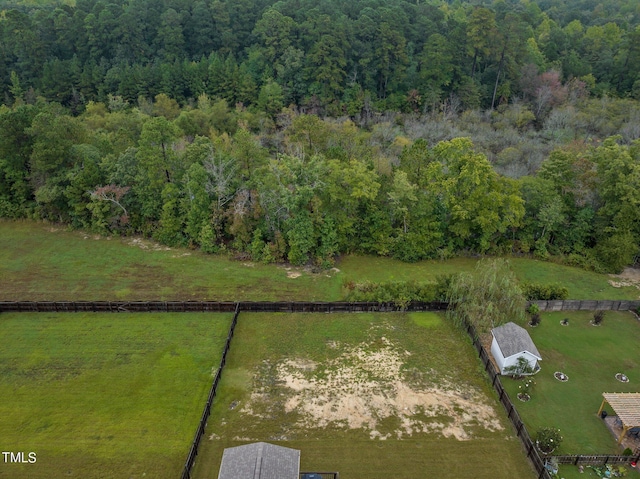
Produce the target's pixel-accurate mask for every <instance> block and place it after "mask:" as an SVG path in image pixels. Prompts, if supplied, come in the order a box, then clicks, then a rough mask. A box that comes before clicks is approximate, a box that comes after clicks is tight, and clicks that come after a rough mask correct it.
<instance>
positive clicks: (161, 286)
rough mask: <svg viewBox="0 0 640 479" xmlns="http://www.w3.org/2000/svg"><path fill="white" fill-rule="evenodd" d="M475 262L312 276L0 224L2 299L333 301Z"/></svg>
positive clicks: (563, 270) (584, 285) (579, 290)
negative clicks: (366, 284) (354, 287)
mask: <svg viewBox="0 0 640 479" xmlns="http://www.w3.org/2000/svg"><path fill="white" fill-rule="evenodd" d="M510 261H511V264H512V267H513V269H514V271H515V273H516V275H517V276H518V278H519V279H521V280H526V281H536V282H544V283H560V284H563V285H565V286H567V288H569V296H570V298H572V299H637V298H638V297H640V291H639V290H638V289H637V288H635V287H632V286H626V287H621V288H615V287H613V286H611V285H610V284H609V283H608V281H609V280H610V279H611V278H610V277H609V276H608V275H599V274H596V273H591V272H588V271H584V270H581V269H578V268H571V267H568V266H561V265H557V264H554V263H546V262H543V261H537V260H532V259H524V258H512V259H511V260H510ZM475 264H476V259H473V258H454V259H451V260H447V261H421V262H419V263H403V262H400V261H397V260H394V259H391V258H381V257H373V256H356V255H351V256H344V257H342V258H340V260H339V261H338V263H337V264H336V267H337V269H334V270H327V271H321V272H317V273H312V272H311V271H310V270H309V269H308V268H293V267H290V266H283V265H272V264H270V265H263V264H260V263H253V262H251V261H233V260H231V259H230V258H229V257H228V256H225V255H215V256H211V255H205V254H202V253H201V252H199V251H196V250H188V249H180V248H176V249H173V248H167V247H165V246H162V245H158V244H155V243H152V242H150V241H146V240H142V239H140V238H130V237H129V238H120V237H111V238H109V237H101V236H98V235H94V234H90V233H86V232H82V231H68V230H66V229H65V228H64V227H61V226H56V225H50V224H47V223H36V222H32V221H7V220H0V291H2V293H1V296H2V297H1V299H2V300H76V299H82V300H136V299H137V300H142V299H145V300H146V299H148V300H152V299H157V300H190V299H194V300H229V301H233V300H247V301H251V300H254V301H276V300H278V301H288V300H291V301H294V300H295V301H337V300H340V299H341V297H342V294H343V292H342V285H343V284H344V282H346V281H355V282H360V281H365V280H369V281H389V280H410V279H413V280H417V281H429V280H433V279H435V278H436V277H437V276H438V275H442V274H448V273H456V272H460V271H471V270H473V268H474V267H475Z"/></svg>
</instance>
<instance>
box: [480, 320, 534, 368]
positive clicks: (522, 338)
mask: <svg viewBox="0 0 640 479" xmlns="http://www.w3.org/2000/svg"><path fill="white" fill-rule="evenodd" d="M491 334H493V337H494V338H496V342H497V343H498V346H499V347H500V351H502V355H503V356H504V357H505V358H508V357H510V356H513V355H514V354H520V353H523V352H525V351H526V352H528V353H531V354H533V355H534V356H535V357H537V358H538V359H540V360H542V356H540V352H539V351H538V348H536V345H535V344H533V340H532V339H531V336H529V333H527V330H526V329H524V328H521V327H520V326H518V325H517V324H515V323H507V324H503V325H502V326H498V327H497V328H494V329H492V330H491Z"/></svg>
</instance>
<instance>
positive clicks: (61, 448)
mask: <svg viewBox="0 0 640 479" xmlns="http://www.w3.org/2000/svg"><path fill="white" fill-rule="evenodd" d="M231 317H232V315H230V314H215V315H214V314H200V313H186V314H173V313H158V314H154V313H143V314H137V315H136V314H114V313H71V314H62V313H51V314H49V313H35V314H30V313H17V314H9V313H4V314H2V315H0V344H2V348H1V349H0V418H2V419H1V420H0V447H1V448H2V449H1V450H2V451H34V452H36V454H37V462H36V463H35V464H25V465H19V464H4V463H3V464H2V465H1V466H0V476H1V477H7V478H22V477H29V478H35V479H37V478H50V477H71V478H83V479H90V478H99V477H131V478H142V477H151V478H174V477H177V476H178V475H179V474H180V471H181V468H182V466H183V464H184V460H185V458H186V455H187V452H188V450H189V446H190V443H191V440H192V439H193V434H194V432H195V429H196V426H197V424H198V421H199V419H200V415H201V413H202V408H203V406H204V403H205V401H206V397H207V394H208V391H209V387H210V386H211V380H212V371H215V368H217V366H218V364H219V361H220V357H221V354H222V348H223V346H224V341H225V339H226V335H227V331H228V328H229V325H230V323H231Z"/></svg>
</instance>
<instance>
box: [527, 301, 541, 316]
mask: <svg viewBox="0 0 640 479" xmlns="http://www.w3.org/2000/svg"><path fill="white" fill-rule="evenodd" d="M539 312H540V306H538V305H537V304H535V303H531V304H530V305H529V307H528V308H527V313H529V314H531V315H534V314H538V313H539Z"/></svg>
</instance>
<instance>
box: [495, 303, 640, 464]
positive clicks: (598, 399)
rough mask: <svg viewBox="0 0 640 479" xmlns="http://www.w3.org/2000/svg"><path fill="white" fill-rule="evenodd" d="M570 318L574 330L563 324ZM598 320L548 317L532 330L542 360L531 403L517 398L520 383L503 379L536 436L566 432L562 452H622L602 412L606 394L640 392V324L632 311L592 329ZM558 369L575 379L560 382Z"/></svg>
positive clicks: (579, 315) (576, 315)
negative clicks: (620, 375)
mask: <svg viewBox="0 0 640 479" xmlns="http://www.w3.org/2000/svg"><path fill="white" fill-rule="evenodd" d="M564 318H568V319H569V325H568V326H562V325H561V324H560V323H561V321H562V320H563V319H564ZM592 318H593V313H592V312H589V311H580V312H568V311H564V312H554V313H543V314H542V322H541V324H540V325H539V326H537V327H536V328H528V330H529V333H530V334H531V337H532V339H533V342H534V343H535V344H536V347H537V348H538V350H539V351H540V354H541V356H542V362H541V366H542V370H541V371H540V372H539V373H538V374H537V375H536V376H535V377H534V379H535V382H536V384H535V386H534V388H533V392H532V393H531V400H530V401H528V402H520V401H517V399H515V398H516V393H517V389H518V385H519V384H520V383H519V381H514V380H512V379H510V378H504V380H503V385H504V387H505V389H507V392H508V393H509V396H510V397H511V398H512V399H513V400H514V401H515V404H516V407H517V408H518V412H520V414H521V416H522V420H523V421H524V422H525V424H526V426H527V428H528V430H529V431H530V433H531V434H532V436H534V435H535V432H536V431H537V430H538V429H539V428H541V427H547V426H549V427H557V428H559V429H560V431H561V434H562V435H563V437H564V442H563V443H562V445H561V446H560V448H559V450H558V451H557V452H556V453H557V454H620V453H622V449H621V448H619V447H618V446H617V444H616V441H615V440H614V438H613V436H612V435H611V434H610V433H609V430H608V429H607V427H606V426H605V424H604V422H603V421H602V419H600V417H599V416H597V414H596V413H597V412H598V408H599V407H600V404H601V403H602V393H603V392H637V391H640V345H639V343H638V338H640V322H638V321H637V320H636V319H635V317H634V316H633V315H632V314H631V313H628V312H614V311H608V312H607V313H606V316H605V318H604V321H603V323H602V325H601V326H593V325H591V324H590V320H591V319H592ZM556 371H561V372H563V373H565V374H566V375H567V376H569V380H568V381H567V382H560V381H558V380H557V379H555V377H554V373H555V372H556ZM616 373H623V374H625V375H627V376H628V377H629V382H628V383H622V382H620V381H618V380H617V379H616V378H615V375H616ZM608 412H609V413H610V414H611V413H612V411H611V408H610V407H609V408H608Z"/></svg>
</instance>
